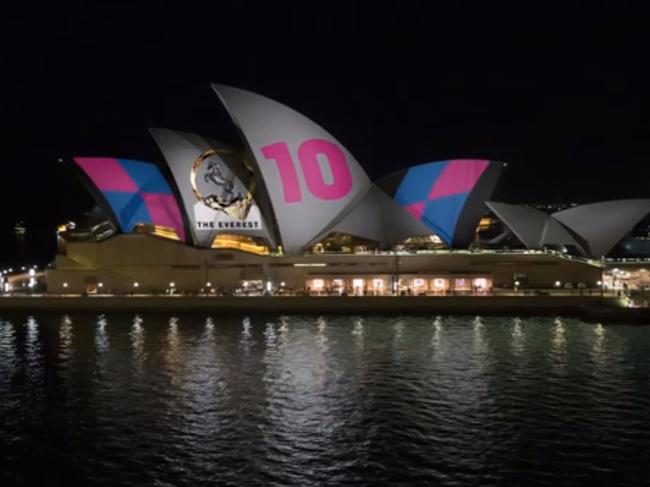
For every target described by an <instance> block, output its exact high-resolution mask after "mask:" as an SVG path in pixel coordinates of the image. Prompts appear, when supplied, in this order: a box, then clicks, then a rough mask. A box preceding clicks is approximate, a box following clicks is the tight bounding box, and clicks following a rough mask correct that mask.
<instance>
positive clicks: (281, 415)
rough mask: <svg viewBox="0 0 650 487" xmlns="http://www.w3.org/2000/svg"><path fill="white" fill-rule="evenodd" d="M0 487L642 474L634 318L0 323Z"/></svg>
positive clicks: (610, 478) (646, 455)
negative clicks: (599, 321) (611, 321)
mask: <svg viewBox="0 0 650 487" xmlns="http://www.w3.org/2000/svg"><path fill="white" fill-rule="evenodd" d="M0 418H1V421H0V447H1V448H2V456H1V460H0V484H1V485H86V486H90V485H107V486H108V485H110V486H116V485H120V486H125V485H160V486H185V485H187V486H200V485H233V486H235V485H237V486H239V485H276V486H284V485H299V486H306V485H373V486H377V485H407V484H408V485H425V484H429V485H458V486H460V485H526V486H530V485H549V484H554V485H617V486H620V485H647V482H648V479H649V478H650V451H649V448H648V446H649V445H650V327H645V326H625V325H612V326H607V325H593V324H586V323H583V322H581V321H578V320H575V319H562V318H556V319H553V318H522V319H518V318H515V317H498V318H497V317H489V318H488V317H486V318H480V317H473V316H469V317H436V316H429V317H424V316H418V317H408V316H402V317H379V316H364V317H361V316H335V317H334V316H332V317H330V316H325V317H318V316H250V317H244V316H240V317H238V318H235V317H220V316H216V315H213V316H209V315H207V314H180V315H177V316H172V315H169V314H142V315H139V316H138V315H133V314H110V315H107V316H103V315H100V316H97V315H93V314H70V315H63V314H39V315H35V316H26V315H20V314H16V315H12V316H0Z"/></svg>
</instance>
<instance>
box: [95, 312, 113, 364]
mask: <svg viewBox="0 0 650 487" xmlns="http://www.w3.org/2000/svg"><path fill="white" fill-rule="evenodd" d="M107 324H108V321H107V319H106V316H105V315H103V314H102V315H99V316H98V317H97V322H96V323H95V349H96V350H97V353H99V354H104V353H106V352H107V351H108V347H109V345H110V342H109V338H108V333H107V331H106V325H107Z"/></svg>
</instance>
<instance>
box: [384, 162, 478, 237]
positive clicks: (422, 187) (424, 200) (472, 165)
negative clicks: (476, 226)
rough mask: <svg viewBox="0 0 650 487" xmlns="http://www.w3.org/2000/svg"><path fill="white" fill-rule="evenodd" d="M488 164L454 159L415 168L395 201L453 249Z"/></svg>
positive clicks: (408, 175)
mask: <svg viewBox="0 0 650 487" xmlns="http://www.w3.org/2000/svg"><path fill="white" fill-rule="evenodd" d="M489 164H490V161H487V160H478V159H454V160H451V161H442V162H431V163H428V164H421V165H419V166H415V167H412V168H410V169H408V170H407V171H405V172H406V174H405V175H404V177H403V179H402V180H401V182H400V183H399V186H398V187H397V191H396V192H395V196H394V198H395V201H396V202H397V203H399V204H400V205H401V206H402V207H404V209H406V210H407V211H408V212H409V213H411V215H413V216H414V217H415V218H417V219H418V220H420V221H421V222H422V223H424V224H425V225H426V226H428V227H429V228H430V229H431V230H433V231H434V232H435V233H436V235H438V236H439V237H440V238H441V239H442V240H443V241H444V242H445V243H446V244H448V245H451V244H452V242H453V241H454V234H455V232H456V226H457V225H458V221H459V218H460V216H461V212H462V210H463V207H464V206H465V203H466V202H467V199H468V197H469V194H470V193H471V191H472V190H473V189H474V187H475V186H476V183H477V182H478V180H479V178H480V177H481V175H482V174H483V172H484V171H485V169H486V168H487V167H488V165H489Z"/></svg>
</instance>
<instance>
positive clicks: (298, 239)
mask: <svg viewBox="0 0 650 487" xmlns="http://www.w3.org/2000/svg"><path fill="white" fill-rule="evenodd" d="M213 88H214V90H215V92H216V93H217V95H219V97H220V99H221V101H222V102H223V104H224V105H225V107H226V109H227V110H228V112H229V113H230V115H231V117H232V119H233V121H234V122H235V124H236V125H237V127H238V128H239V130H240V131H241V133H242V135H243V137H244V139H245V140H246V142H247V144H248V147H249V149H250V152H251V154H252V161H253V163H254V164H255V165H256V172H257V173H259V175H260V176H261V177H258V182H259V185H260V186H261V190H262V191H263V193H264V194H265V195H267V196H268V198H269V199H270V201H271V204H272V207H273V214H274V218H275V221H276V222H277V226H278V229H279V234H280V239H281V242H282V245H283V247H284V249H285V251H288V252H297V251H300V250H301V249H302V248H304V247H305V246H306V245H307V244H308V243H309V242H310V241H312V240H313V239H314V238H315V237H316V236H317V235H319V234H320V233H321V231H323V230H324V229H325V228H326V227H327V226H328V225H329V224H330V223H331V222H333V221H334V220H335V219H336V218H337V217H338V216H339V215H341V214H342V213H343V212H344V211H345V210H346V209H347V208H348V207H349V206H350V205H352V204H355V203H356V201H357V200H358V199H360V198H361V197H363V196H364V195H365V194H366V193H367V191H368V190H369V188H370V181H369V180H368V177H367V175H366V173H365V172H364V171H363V169H362V168H361V166H360V165H359V163H358V162H357V161H356V159H355V158H354V157H353V156H352V154H350V152H349V151H348V150H347V149H346V148H345V147H343V145H342V144H341V143H340V142H339V141H337V140H336V139H335V138H334V137H333V136H332V135H331V134H329V133H328V132H327V131H326V130H324V129H323V128H321V127H320V126H318V125H317V124H315V123H314V122H312V121H311V120H309V119H308V118H306V117H305V116H303V115H301V114H300V113H298V112H296V111H294V110H292V109H291V108H289V107H287V106H284V105H282V104H280V103H278V102H276V101H273V100H270V99H269V98H266V97H264V96H261V95H257V94H255V93H251V92H249V91H245V90H241V89H238V88H232V87H228V86H222V85H213Z"/></svg>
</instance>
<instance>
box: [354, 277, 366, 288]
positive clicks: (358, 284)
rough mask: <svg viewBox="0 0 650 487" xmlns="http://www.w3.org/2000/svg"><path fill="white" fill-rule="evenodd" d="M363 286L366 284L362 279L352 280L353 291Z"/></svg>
mask: <svg viewBox="0 0 650 487" xmlns="http://www.w3.org/2000/svg"><path fill="white" fill-rule="evenodd" d="M365 284H366V281H365V280H364V279H352V287H353V288H355V289H356V288H360V287H364V285H365Z"/></svg>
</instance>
